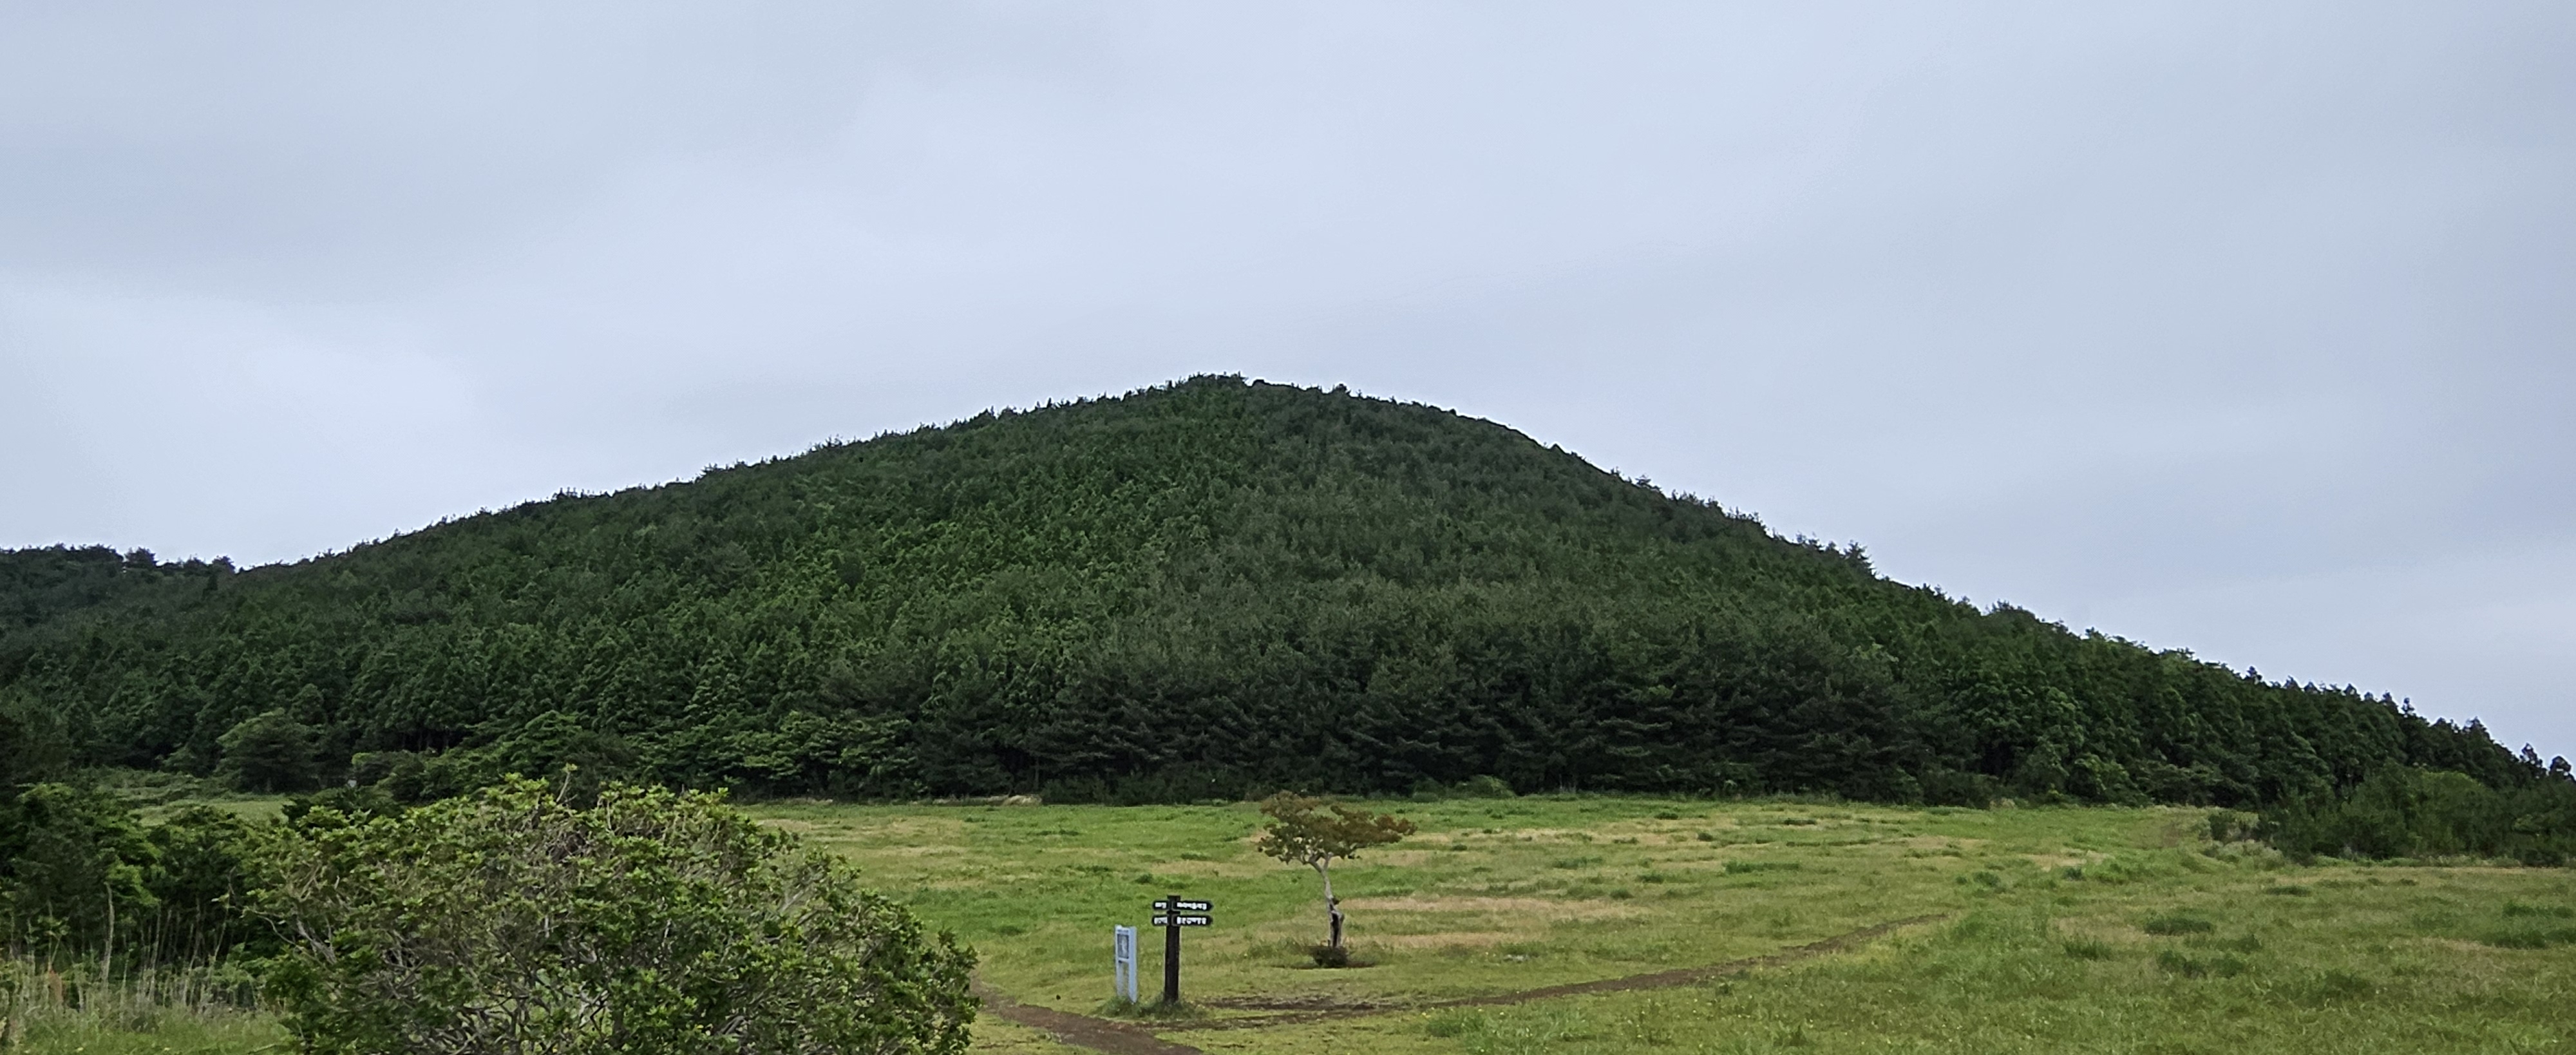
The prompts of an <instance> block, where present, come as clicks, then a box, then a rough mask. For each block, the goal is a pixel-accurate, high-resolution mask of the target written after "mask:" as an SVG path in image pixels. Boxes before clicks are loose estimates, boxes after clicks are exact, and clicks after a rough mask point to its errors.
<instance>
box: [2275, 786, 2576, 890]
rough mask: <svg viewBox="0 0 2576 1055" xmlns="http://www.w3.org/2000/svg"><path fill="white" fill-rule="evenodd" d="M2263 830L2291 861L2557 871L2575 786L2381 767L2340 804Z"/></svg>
mask: <svg viewBox="0 0 2576 1055" xmlns="http://www.w3.org/2000/svg"><path fill="white" fill-rule="evenodd" d="M2263 829H2264V833H2265V835H2266V837H2267V838H2268V839H2269V840H2270V841H2271V843H2272V845H2273V846H2275V847H2277V848H2278V849H2279V850H2280V851H2281V852H2282V853H2285V854H2288V855H2290V856H2292V857H2294V858H2300V859H2305V858H2311V857H2316V856H2319V855H2332V856H2340V857H2356V858H2391V857H2449V856H2457V855H2474V856H2478V857H2509V858H2515V859H2518V860H2520V861H2522V862H2523V863H2524V864H2529V865H2543V866H2545V865H2557V864H2562V863H2564V862H2565V860H2566V859H2567V857H2568V855H2569V854H2570V853H2576V783H2570V782H2569V781H2567V780H2566V779H2564V778H2561V777H2556V776H2552V777H2549V778H2546V779H2538V780H2534V781H2532V782H2530V783H2528V784H2525V785H2523V786H2521V787H2519V788H2515V789H2511V790H2498V789H2496V788H2492V787H2489V786H2487V785H2485V784H2482V783H2479V782H2478V781H2477V780H2475V779H2473V778H2471V777H2469V776H2468V775H2466V774H2463V773H2455V772H2448V771H2440V770H2429V769H2419V768H2414V767H2407V766H2388V767H2383V768H2381V769H2379V770H2378V771H2376V772H2373V773H2372V774H2371V775H2370V776H2369V777H2368V778H2366V779H2364V780H2363V781H2362V782H2361V783H2360V784H2358V785H2356V786H2354V787H2353V789H2352V790H2351V791H2350V792H2349V793H2348V794H2344V795H2340V796H2337V795H2318V796H2312V797H2309V798H2306V799H2302V800H2298V801H2293V802H2290V803H2287V804H2285V805H2283V806H2281V807H2279V808H2277V809H2274V810H2273V811H2271V812H2270V813H2267V814H2266V815H2265V816H2264V820H2263Z"/></svg>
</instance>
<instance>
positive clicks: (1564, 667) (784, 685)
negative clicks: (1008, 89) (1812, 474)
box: [0, 377, 2537, 805]
mask: <svg viewBox="0 0 2576 1055" xmlns="http://www.w3.org/2000/svg"><path fill="white" fill-rule="evenodd" d="M0 713H5V714H7V715H9V716H10V718H9V719H8V721H10V722H13V723H15V724H14V725H13V726H11V727H10V728H14V729H16V730H17V731H16V732H14V733H7V734H6V735H10V736H16V737H19V738H20V739H21V740H22V741H25V742H27V743H37V742H39V741H42V742H49V743H55V744H57V745H58V746H59V748H60V753H61V754H62V755H63V757H65V758H66V759H69V760H71V761H76V762H82V763H89V764H108V765H126V766H145V767H149V766H164V767H173V768H179V769H186V770H191V771H196V772H207V771H211V770H215V769H217V768H218V767H224V768H226V769H227V771H229V772H231V773H232V774H234V775H235V776H236V778H237V779H242V780H246V781H249V782H252V783H257V784H262V785H266V786H275V787H281V788H285V787H296V786H315V785H319V784H322V783H326V782H327V783H332V784H337V783H339V782H341V781H342V780H346V779H356V780H361V781H365V782H370V783H378V784H381V785H384V786H386V787H389V788H392V789H394V790H395V791H397V792H398V793H400V794H401V795H403V796H405V797H418V796H425V795H434V794H439V793H442V792H444V791H452V790H455V789H458V788H461V787H465V786H470V785H472V784H475V783H480V782H484V781H488V780H490V779H493V778H495V777H497V776H498V775H499V774H500V773H502V772H505V771H512V770H516V771H521V772H531V773H533V772H541V771H552V770H555V769H556V768H558V767H559V766H560V765H562V764H563V763H566V762H573V763H578V764H579V765H580V766H582V767H583V769H582V771H583V772H585V773H588V774H590V775H593V776H601V775H631V776H637V777H644V778H651V779H659V780H664V781H669V782H675V783H681V784H692V785H716V784H725V785H733V786H737V787H741V788H744V789H746V790H749V791H752V792H755V793H769V794H815V793H821V794H834V795H851V796H878V797H913V796H922V795H983V794H1000V793H1011V792H1039V793H1042V794H1045V795H1048V796H1050V797H1053V798H1058V799H1077V800H1079V799H1107V800H1117V801H1137V800H1156V799H1159V800H1170V799H1183V798H1200V797H1206V796H1210V795H1235V794H1241V793H1245V792H1251V791H1260V790H1268V789H1272V788H1277V787H1282V786H1286V787H1300V788H1306V789H1312V790H1331V791H1346V792H1360V791H1378V792H1383V791H1402V790H1407V789H1412V788H1416V787H1419V786H1422V785H1425V784H1426V783H1429V784H1439V785H1456V784H1459V783H1461V782H1466V781H1471V780H1476V779H1477V778H1499V779H1500V780H1501V781H1503V782H1506V783H1508V784H1509V785H1511V786H1512V787H1516V788H1522V789H1564V788H1579V789H1598V790H1633V791H1658V792H1710V793H1759V792H1773V791H1818V792H1835V793H1840V794H1843V795H1847V796H1852V797H1860V798H1872V799H1886V800H1899V801H1934V802H1943V801H1956V802H1983V801H1986V800H1987V799H1989V798H1991V797H1993V796H1996V795H2005V794H2009V795H2019V796H2029V797H2036V798H2060V797H2062V798H2069V799H2077V800H2087V801H2110V802H2143V801H2151V800H2152V801H2166V802H2205V803H2219V804H2241V805H2257V804H2263V803H2269V802H2275V801H2280V800H2283V799H2286V798H2290V797H2295V796H2300V795H2306V794H2310V793H2313V792H2318V791H2325V790H2330V789H2334V788H2344V787H2350V786H2353V785H2354V784H2356V783H2358V782H2359V781H2360V780H2361V779H2362V778H2363V777H2364V776H2366V775H2367V774H2369V773H2370V772H2372V771H2374V770H2377V769H2380V768H2382V767H2387V766H2392V765H2422V766H2428V767H2434V768H2441V769H2452V770H2459V771H2463V772H2467V773H2469V774H2471V775H2473V776H2476V777H2477V778H2479V779H2480V780H2482V781H2486V782H2489V783H2491V784H2499V785H2501V784H2504V783H2509V782H2513V781H2518V780H2523V779H2526V778H2528V777H2530V776H2533V775H2535V774H2536V772H2537V766H2536V764H2535V760H2529V759H2518V758H2516V757H2514V756H2513V755H2511V754H2510V753H2508V752H2506V751H2504V750H2503V749H2502V748H2500V747H2498V746H2497V745H2496V744H2495V743H2494V742H2493V741H2492V740H2491V738H2489V737H2488V736H2487V735H2486V733H2485V731H2484V730H2483V729H2481V728H2479V727H2477V726H2476V725H2475V723H2471V724H2470V725H2469V726H2467V727H2454V726H2452V725H2450V724H2448V723H2445V722H2428V721H2425V720H2424V719H2422V718H2419V717H2417V716H2416V715H2414V714H2413V713H2412V712H2411V711H2408V710H2406V709H2404V708H2401V707H2399V706H2397V705H2395V704H2394V703H2393V702H2392V701H2390V700H2389V699H2387V698H2386V697H2372V696H2366V695H2362V694H2360V693H2358V692H2355V691H2353V690H2351V689H2327V688H2319V687H2313V686H2302V685H2298V684H2296V683H2288V682H2285V683H2270V682H2266V681H2264V680H2261V679H2259V678H2256V677H2252V676H2249V675H2239V674H2237V673H2235V672H2232V671H2230V670H2228V669H2226V668H2224V667H2221V666H2218V665H2215V664H2211V663H2206V662H2201V661H2199V660H2196V659H2194V658H2193V657H2191V656H2189V655H2187V654H2184V653H2179V652H2159V651H2155V650H2151V649H2149V648H2146V647H2143V646H2140V645H2138V644H2134V643H2131V642H2128V641H2125V640H2121V639H2118V638H2113V637H2106V636H2102V635H2098V634H2086V635H2077V634H2073V633H2069V632H2068V631H2067V630H2066V629H2065V628H2063V627H2061V626H2058V625H2056V624H2053V623H2049V622H2045V621H2043V620H2041V619H2039V618H2037V617H2036V616H2033V615H2032V614H2030V613H2028V612H2024V611H2021V610H2019V609H2015V608H2011V607H2008V606H1998V607H1996V608H1994V609H1992V610H1985V611H1981V610H1978V609H1976V608H1973V607H1971V606H1970V605H1968V604H1966V603H1963V602H1961V601H1958V600H1954V599H1951V598H1949V597H1947V596H1946V595H1944V594H1943V593H1942V592H1940V591H1939V590H1936V589H1930V588H1921V587H1914V586H1908V585H1904V584H1900V583H1895V582H1891V581H1888V580H1886V579H1883V578H1881V577H1879V576H1878V575H1876V574H1875V573H1874V572H1873V571H1872V569H1871V567H1870V565H1869V562H1868V560H1867V558H1866V556H1865V555H1864V554H1863V553H1862V552H1861V551H1860V550H1859V549H1858V548H1857V547H1854V548H1852V549H1842V548H1838V547H1835V546H1829V545H1820V544H1815V543H1810V542H1805V541H1792V540H1784V539H1781V538H1778V537H1775V536H1774V535H1772V534H1771V533H1770V532H1769V531H1767V530H1766V529H1765V528H1764V527H1763V525H1762V524H1761V523H1760V521H1758V520H1757V519H1755V518H1754V517H1751V516H1748V515H1745V514H1742V513H1738V512H1732V511H1729V510H1727V509H1724V508H1722V507H1720V506H1718V505H1716V504H1714V503H1711V502H1708V501H1703V500H1700V499H1697V498H1693V497H1690V496H1684V495H1669V494H1664V493H1661V492H1659V491H1657V490H1655V489H1653V488H1651V487H1648V486H1645V485H1644V484H1642V483H1634V482H1630V481H1626V480H1622V479H1620V478H1619V477H1617V476H1616V475H1613V474H1611V473H1608V472H1604V471H1602V470H1600V469H1598V468H1596V467H1594V466H1592V465H1590V464H1587V463H1586V462H1584V461H1583V460H1582V459H1581V458H1579V457H1576V456H1575V455H1573V454H1569V453H1566V452H1564V451H1561V450H1558V449H1555V448H1552V447H1548V446H1544V445H1541V444H1540V443H1538V442H1536V441H1534V440H1532V439H1530V438H1529V437H1527V436H1524V435H1521V434H1520V433H1517V432H1514V431H1512V430H1511V429H1508V428H1505V427H1503V426H1500V425H1496V424H1493V423H1490V422H1485V421H1479V420H1475V419H1470V418H1466V417H1462V416H1460V415H1457V414H1454V413H1451V412H1448V411H1444V410H1440V409H1437V408H1433V407H1428V406H1421V405H1415V404H1402V403H1395V402H1390V401H1386V400H1379V399H1369V398H1363V397H1359V396H1355V395H1350V394H1347V393H1346V392H1344V391H1343V390H1341V389H1335V390H1333V391H1331V392H1325V391H1318V390H1313V389H1305V388H1296V387H1288V386H1281V385H1272V384H1263V383H1257V382H1246V381H1244V380H1243V379H1241V378H1237V377H1200V378H1194V379H1191V380H1189V381H1185V382H1180V383H1176V384H1173V385H1169V386H1165V387H1160V388H1155V389H1150V390H1145V391H1140V392H1135V393H1130V394H1128V395H1126V396H1124V397H1120V398H1115V399H1102V400H1090V401H1081V402H1075V403H1069V404H1063V405H1054V406H1048V407H1044V408H1041V409H1037V410H1032V411H1027V412H1000V413H986V414H983V415H980V416H977V417H975V418H973V419H971V420H967V421H961V422H958V423H955V424H953V425H948V426H945V427H939V428H925V429H920V430H916V431H912V432H908V433H902V434H897V435H888V436H882V437H878V438H876V439H872V440H868V441H866V442H860V443H849V444H836V445H827V446H824V447H819V448H817V449H815V450H812V451H810V452H807V453H805V454H802V455H798V456H795V457H789V458H781V459H778V460H774V461H770V462H765V463H761V464H754V465H742V466H736V467H733V468H728V469H721V470H710V471H709V472H707V473H705V474H704V475H702V476H700V477H699V478H697V479H696V480H693V481H689V482H685V483H674V484H669V485H665V486H660V487H651V488H637V489H632V490H627V491H622V492H618V493H615V494H607V495H587V496H586V495H574V494H565V495H560V496H558V497H556V498H554V499H552V500H549V501H542V502H534V503H530V504H527V505H523V506H520V507H517V508H513V509H509V510H506V511H502V512H497V513H487V514H482V515H477V516H473V517H468V518H463V519H458V520H454V521H449V522H443V523H440V524H438V525H435V526H432V527H429V528H426V529H424V530H421V531H418V532H413V533H410V534H406V535H401V536H397V537H395V538H392V539H389V540H386V541H384V542H380V543H374V544H369V545H363V546H359V547H357V548H355V549H353V550H351V551H349V552H345V553H338V554H332V555H328V556H324V557H319V558H315V559H311V560H306V561H302V562H298V563H295V564H291V565H277V566H270V567H262V568H254V569H249V570H246V571H239V572H236V571H234V570H233V569H232V568H231V567H230V566H229V565H226V564H221V563H217V564H196V563H191V564H188V565H163V564H158V563H156V562H154V561H153V560H152V559H151V557H150V556H149V555H148V554H142V553H140V552H139V551H138V553H137V554H135V555H130V556H120V555H118V554H115V553H112V552H109V551H107V550H104V549H97V548H92V549H69V548H63V547H55V548H51V549H41V550H20V551H15V552H10V553H6V554H0ZM48 738H50V739H48ZM29 757H34V756H33V755H30V756H29ZM1484 783H1486V784H1490V783H1491V781H1490V780H1487V781H1485V782H1484Z"/></svg>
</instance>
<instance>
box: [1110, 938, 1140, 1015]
mask: <svg viewBox="0 0 2576 1055" xmlns="http://www.w3.org/2000/svg"><path fill="white" fill-rule="evenodd" d="M1110 933H1111V934H1112V935H1114V937H1113V938H1112V948H1111V956H1112V961H1111V962H1112V965H1113V967H1114V968H1115V969H1116V970H1117V972H1118V981H1117V983H1116V984H1117V986H1118V999H1120V1000H1124V1001H1126V1002H1128V1003H1131V1004H1132V1003H1135V1002H1136V928H1134V927H1119V928H1117V929H1115V930H1113V931H1111V932H1110Z"/></svg>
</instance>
